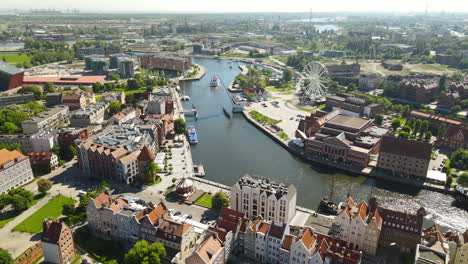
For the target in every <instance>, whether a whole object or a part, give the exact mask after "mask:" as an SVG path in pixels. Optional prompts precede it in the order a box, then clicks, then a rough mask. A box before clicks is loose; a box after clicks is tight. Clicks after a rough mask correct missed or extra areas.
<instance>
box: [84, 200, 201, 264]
mask: <svg viewBox="0 0 468 264" xmlns="http://www.w3.org/2000/svg"><path fill="white" fill-rule="evenodd" d="M86 212H87V220H88V226H89V228H90V229H91V231H92V232H93V234H94V235H96V236H99V237H102V238H106V239H116V240H119V241H122V242H130V243H135V242H137V241H139V240H141V239H145V240H146V241H148V242H149V243H154V242H160V243H162V244H163V245H164V247H165V248H166V252H167V253H168V257H169V258H174V259H173V261H174V260H175V263H184V260H185V258H186V257H188V256H189V255H190V254H192V252H193V250H194V249H195V246H196V244H197V242H198V241H197V240H198V239H199V235H198V233H197V232H195V230H194V227H193V226H192V225H189V224H186V223H181V222H179V221H176V220H174V219H173V218H172V217H171V216H170V214H169V212H168V209H167V207H166V206H165V205H164V203H163V202H160V203H159V204H158V205H156V206H154V205H153V204H152V203H145V202H144V201H141V200H136V199H133V198H130V197H123V196H121V197H118V198H115V199H114V198H112V197H111V196H110V194H109V193H108V192H107V191H105V192H103V193H101V194H100V195H99V196H97V197H96V198H90V200H89V203H88V206H87V207H86ZM200 242H201V241H200Z"/></svg>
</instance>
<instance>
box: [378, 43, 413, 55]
mask: <svg viewBox="0 0 468 264" xmlns="http://www.w3.org/2000/svg"><path fill="white" fill-rule="evenodd" d="M378 49H379V51H381V52H383V51H386V50H389V49H401V51H402V52H403V53H410V52H413V49H414V46H410V45H406V44H401V43H394V44H382V45H379V47H378Z"/></svg>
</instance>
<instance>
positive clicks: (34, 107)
mask: <svg viewBox="0 0 468 264" xmlns="http://www.w3.org/2000/svg"><path fill="white" fill-rule="evenodd" d="M23 109H27V110H30V111H31V112H32V113H33V115H37V114H39V113H40V112H43V111H45V110H46V109H47V108H46V107H45V105H43V104H40V103H38V102H37V101H33V102H29V103H27V104H25V105H23Z"/></svg>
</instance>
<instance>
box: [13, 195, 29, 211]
mask: <svg viewBox="0 0 468 264" xmlns="http://www.w3.org/2000/svg"><path fill="white" fill-rule="evenodd" d="M11 205H12V206H13V208H14V209H15V211H17V212H22V211H24V210H26V209H28V207H29V201H28V199H26V198H24V197H23V196H21V195H19V194H15V195H12V199H11Z"/></svg>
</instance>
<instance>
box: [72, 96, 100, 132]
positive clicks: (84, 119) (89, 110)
mask: <svg viewBox="0 0 468 264" xmlns="http://www.w3.org/2000/svg"><path fill="white" fill-rule="evenodd" d="M108 107H109V103H108V102H107V101H104V100H101V101H98V102H96V103H93V104H88V105H87V106H85V107H84V108H83V109H80V110H78V111H74V112H72V114H71V116H70V125H71V126H73V127H87V126H89V125H99V124H101V123H102V122H103V121H104V115H105V113H106V110H107V108H108Z"/></svg>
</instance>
